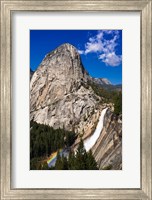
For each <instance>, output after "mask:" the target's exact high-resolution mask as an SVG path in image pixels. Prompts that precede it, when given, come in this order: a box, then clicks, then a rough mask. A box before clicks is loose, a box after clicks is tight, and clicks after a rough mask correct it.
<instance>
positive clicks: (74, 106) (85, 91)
mask: <svg viewBox="0 0 152 200" xmlns="http://www.w3.org/2000/svg"><path fill="white" fill-rule="evenodd" d="M88 79H90V77H89V75H88V73H87V72H86V70H85V69H84V67H83V65H82V62H81V59H80V56H79V53H78V52H77V49H76V48H75V47H74V46H72V45H70V44H68V43H66V44H63V45H61V46H59V47H58V48H57V49H55V50H54V51H52V52H51V53H49V54H47V55H46V56H45V58H44V59H43V61H42V63H41V64H40V65H39V67H38V69H37V70H36V71H35V73H34V74H33V76H32V79H31V82H30V119H31V120H32V119H33V120H34V121H36V122H38V123H41V124H47V125H49V126H52V127H54V128H59V127H60V128H63V127H64V128H65V129H67V130H73V129H74V131H75V132H76V133H82V132H83V131H84V129H85V128H86V127H88V126H89V127H90V126H93V125H92V122H91V119H93V118H95V116H98V102H99V101H100V97H98V96H97V95H95V94H94V92H93V90H92V88H91V87H89V86H88V85H87V81H88Z"/></svg>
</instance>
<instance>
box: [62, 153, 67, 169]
mask: <svg viewBox="0 0 152 200" xmlns="http://www.w3.org/2000/svg"><path fill="white" fill-rule="evenodd" d="M62 162H63V170H68V160H67V157H64V156H63V157H62Z"/></svg>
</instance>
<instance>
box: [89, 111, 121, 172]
mask: <svg viewBox="0 0 152 200" xmlns="http://www.w3.org/2000/svg"><path fill="white" fill-rule="evenodd" d="M92 152H93V155H94V157H95V159H96V161H97V163H98V165H99V167H100V169H115V170H119V169H122V120H121V117H120V116H119V117H117V116H115V115H114V114H113V112H111V110H110V109H108V111H107V112H106V115H105V119H104V128H103V130H102V132H101V134H100V137H99V138H98V140H97V142H96V144H95V145H94V146H93V148H92Z"/></svg>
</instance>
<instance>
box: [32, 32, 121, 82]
mask: <svg viewBox="0 0 152 200" xmlns="http://www.w3.org/2000/svg"><path fill="white" fill-rule="evenodd" d="M63 43H70V44H72V45H74V46H75V47H76V48H77V49H78V52H79V53H80V56H81V59H82V63H83V65H84V67H85V69H86V70H87V71H88V72H89V74H90V75H91V76H92V77H97V78H107V79H109V80H110V81H111V82H112V83H113V84H120V83H122V31H121V30H31V31H30V67H31V69H32V70H33V71H34V70H36V69H37V67H38V66H39V64H40V63H41V61H42V60H43V58H44V57H45V55H46V54H47V53H49V52H50V51H52V50H54V49H55V48H57V47H58V46H60V45H61V44H63Z"/></svg>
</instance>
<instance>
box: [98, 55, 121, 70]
mask: <svg viewBox="0 0 152 200" xmlns="http://www.w3.org/2000/svg"><path fill="white" fill-rule="evenodd" d="M99 59H101V60H102V62H104V63H105V64H106V65H109V66H112V67H115V66H118V65H120V63H121V60H122V56H120V55H116V54H115V52H112V53H109V54H102V55H100V56H99Z"/></svg>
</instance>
